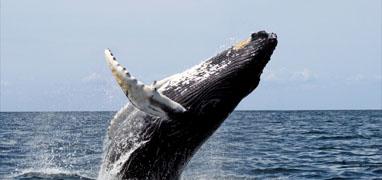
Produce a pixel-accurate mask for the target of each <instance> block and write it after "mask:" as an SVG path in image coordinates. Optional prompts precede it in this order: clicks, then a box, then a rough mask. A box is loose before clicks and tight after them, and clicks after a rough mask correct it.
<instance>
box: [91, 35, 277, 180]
mask: <svg viewBox="0 0 382 180" xmlns="http://www.w3.org/2000/svg"><path fill="white" fill-rule="evenodd" d="M276 45H277V37H276V34H274V33H267V32H265V31H260V32H257V33H253V34H251V36H250V37H249V38H248V39H246V40H244V41H241V42H239V43H237V44H235V45H233V46H232V47H230V48H228V49H227V50H225V51H223V52H221V53H219V54H217V55H216V56H214V57H212V58H210V59H208V60H206V61H204V62H202V63H201V64H199V65H196V66H194V67H192V68H190V69H188V70H186V71H184V72H182V73H178V74H175V75H173V76H170V77H168V78H165V79H163V80H160V81H155V82H154V83H152V84H151V85H145V84H143V83H142V82H140V81H138V80H137V79H136V78H135V77H133V76H132V75H131V74H130V73H129V71H128V70H127V69H126V68H125V67H123V66H122V65H121V64H120V63H119V62H118V61H117V59H116V58H115V56H114V55H113V54H112V53H111V51H110V50H109V49H107V50H105V58H106V61H107V64H108V65H109V67H110V69H111V71H112V74H113V76H114V77H115V79H116V81H117V83H118V84H119V85H120V87H121V88H122V90H123V92H124V93H125V95H126V96H127V97H128V99H129V101H130V103H128V104H127V105H125V106H124V107H123V108H122V109H121V110H119V111H118V112H117V113H116V114H115V116H114V118H113V119H112V120H111V122H110V125H109V128H108V133H107V138H106V140H105V144H104V146H105V149H104V157H103V162H102V165H101V170H100V172H99V176H98V179H178V178H179V177H180V175H181V173H182V170H183V169H184V167H185V166H186V165H187V163H188V162H189V160H190V159H191V157H192V156H193V155H194V154H195V152H196V151H197V150H198V149H199V147H200V146H201V145H202V144H203V143H204V142H205V141H206V140H207V139H208V138H209V137H210V136H211V135H212V133H213V132H215V130H216V129H217V128H218V127H219V126H220V124H221V123H222V122H223V121H224V120H225V119H226V118H227V116H228V115H229V114H230V113H231V112H232V111H233V110H234V108H235V107H236V106H237V104H238V103H239V102H240V101H241V100H242V99H243V98H244V97H245V96H247V95H248V94H249V93H250V92H252V91H253V90H254V89H255V88H256V87H257V86H258V84H259V81H260V75H261V74H262V71H263V69H264V67H265V65H266V64H267V63H268V61H269V60H270V57H271V55H272V53H273V51H274V49H275V47H276Z"/></svg>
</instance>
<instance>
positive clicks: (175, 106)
mask: <svg viewBox="0 0 382 180" xmlns="http://www.w3.org/2000/svg"><path fill="white" fill-rule="evenodd" d="M105 58H106V62H107V64H108V65H109V67H110V69H111V72H112V74H113V76H114V78H115V79H116V81H117V83H118V84H119V86H120V87H121V88H122V91H123V92H124V93H125V95H126V96H127V98H128V99H129V100H130V102H131V104H132V105H134V106H135V107H136V108H137V109H139V110H141V111H143V112H146V113H148V114H150V115H153V116H159V117H167V116H168V115H169V114H178V113H184V112H186V108H184V107H183V106H182V105H181V104H179V103H177V102H175V101H173V100H171V99H170V98H168V97H167V96H165V95H163V94H162V93H160V92H158V91H157V88H156V86H155V83H154V85H153V86H148V85H145V84H143V83H142V82H140V81H139V80H137V79H136V78H135V77H133V76H132V75H131V74H130V73H129V72H128V71H127V69H126V68H125V67H123V66H122V65H121V64H120V63H119V62H118V61H117V59H116V58H115V57H114V56H113V53H111V51H110V50H109V49H106V50H105Z"/></svg>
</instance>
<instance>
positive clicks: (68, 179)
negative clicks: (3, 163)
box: [12, 169, 94, 180]
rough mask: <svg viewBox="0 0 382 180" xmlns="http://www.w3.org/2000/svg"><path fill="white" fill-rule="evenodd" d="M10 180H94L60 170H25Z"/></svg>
mask: <svg viewBox="0 0 382 180" xmlns="http://www.w3.org/2000/svg"><path fill="white" fill-rule="evenodd" d="M12 179H17V180H28V179H64V180H94V179H93V178H90V177H87V176H84V175H80V174H79V173H73V172H69V171H65V170H60V169H42V170H25V171H24V172H21V173H19V174H18V175H16V176H14V177H13V178H12Z"/></svg>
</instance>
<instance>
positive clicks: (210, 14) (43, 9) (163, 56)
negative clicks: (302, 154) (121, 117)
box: [0, 0, 382, 111]
mask: <svg viewBox="0 0 382 180" xmlns="http://www.w3.org/2000/svg"><path fill="white" fill-rule="evenodd" d="M381 2H382V1H380V0H368V1H363V0H336V1H329V0H321V1H305V0H288V1H282V0H262V1H249V0H247V1H246V0H240V1H222V0H209V1H207V0H193V1H176V0H164V1H154V0H151V1H150V0H149V1H126V0H123V1H95V0H82V1H75V0H65V1H64V0H57V1H51V0H34V1H30V0H23V1H22V0H1V1H0V3H1V4H0V5H1V7H0V10H1V12H0V15H1V16H0V20H1V22H0V24H1V27H0V30H1V31H0V35H1V42H0V45H1V46H0V59H1V63H0V65H1V66H0V70H1V73H0V75H1V78H0V80H1V82H0V90H1V91H0V111H73V110H74V111H96V110H102V111H103V110H105V111H106V110H112V111H116V110H118V109H119V108H120V107H122V106H123V105H124V104H125V103H127V102H128V100H127V98H126V97H125V95H124V94H123V93H122V91H121V90H120V89H119V87H118V86H117V84H116V82H115V81H114V79H113V78H112V76H111V73H110V72H109V69H108V67H107V65H106V62H105V60H104V56H103V51H104V49H105V48H110V49H111V50H112V51H113V53H114V54H115V55H116V56H117V58H118V59H119V61H120V62H121V63H122V64H124V65H125V66H126V67H127V68H128V69H129V70H130V71H131V72H132V74H133V75H134V76H136V77H138V79H140V80H142V81H143V82H145V83H147V84H148V83H151V82H152V81H154V80H159V79H162V78H164V77H166V76H169V75H171V74H174V73H178V72H182V71H183V70H185V69H187V68H189V67H191V66H193V65H195V64H198V63H200V62H201V61H202V60H205V59H207V58H208V57H211V56H213V55H216V54H217V53H218V52H219V51H222V50H224V49H225V48H228V47H230V46H231V45H232V44H233V43H235V42H237V41H239V40H241V39H244V38H247V37H249V36H250V34H251V33H252V32H257V31H260V30H266V31H268V32H274V33H276V34H277V35H278V40H279V43H278V46H277V48H276V50H275V52H274V54H273V56H272V59H271V61H270V62H269V63H268V65H267V67H266V68H265V70H264V73H263V74H262V76H261V82H260V85H259V87H258V88H257V89H256V90H255V91H254V92H252V93H251V94H250V95H249V96H247V97H246V98H245V99H243V100H242V102H241V103H240V104H239V106H238V107H237V110H328V109H382V55H381V49H382V47H381V41H382V37H381V34H382V30H381V28H382V24H381V23H382V21H381V17H382V15H381V9H382V4H381Z"/></svg>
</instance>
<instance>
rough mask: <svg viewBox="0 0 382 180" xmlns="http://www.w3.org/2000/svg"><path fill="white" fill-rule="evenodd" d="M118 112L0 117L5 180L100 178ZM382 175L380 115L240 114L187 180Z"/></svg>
mask: <svg viewBox="0 0 382 180" xmlns="http://www.w3.org/2000/svg"><path fill="white" fill-rule="evenodd" d="M113 115H114V112H28V113H27V112H25V113H24V112H23V113H5V112H2V113H0V125H1V129H0V179H95V178H96V177H97V173H98V170H99V167H100V163H101V156H102V146H103V145H102V143H103V140H104V137H105V133H106V129H107V126H108V122H109V120H110V119H111V118H112V116H113ZM381 177H382V110H378V111H236V112H234V113H233V114H231V116H230V117H229V118H228V119H227V120H226V121H225V123H224V124H223V125H222V126H221V127H220V128H219V129H218V131H217V132H216V133H215V134H214V135H213V136H212V137H211V138H210V139H209V140H208V141H207V142H206V144H204V145H203V146H202V148H201V149H200V150H199V152H198V153H197V154H196V155H195V156H194V158H193V159H192V160H191V162H190V164H189V165H188V167H187V168H186V169H185V171H184V173H183V175H182V179H269V178H275V179H335V178H345V179H348V178H352V179H373V178H381Z"/></svg>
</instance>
